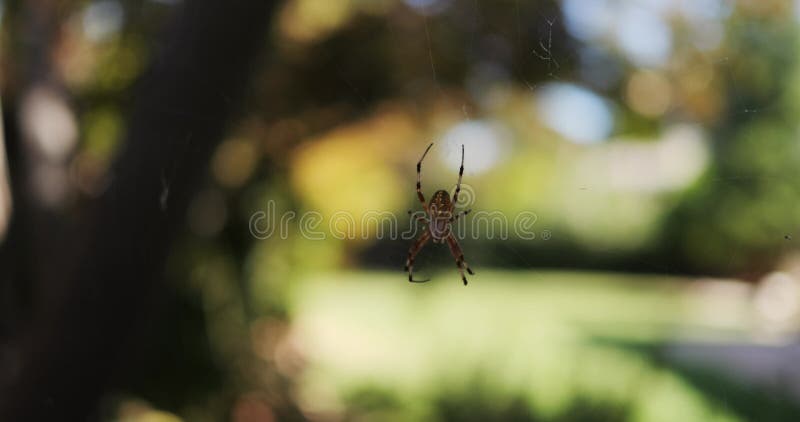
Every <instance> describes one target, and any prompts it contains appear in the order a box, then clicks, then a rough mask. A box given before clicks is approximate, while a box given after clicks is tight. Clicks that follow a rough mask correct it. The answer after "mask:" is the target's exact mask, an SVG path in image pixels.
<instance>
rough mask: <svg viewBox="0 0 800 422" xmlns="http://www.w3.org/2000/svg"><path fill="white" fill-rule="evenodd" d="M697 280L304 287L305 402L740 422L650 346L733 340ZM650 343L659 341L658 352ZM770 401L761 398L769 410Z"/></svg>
mask: <svg viewBox="0 0 800 422" xmlns="http://www.w3.org/2000/svg"><path fill="white" fill-rule="evenodd" d="M687 281H688V280H684V279H676V278H666V277H652V276H640V275H636V276H629V275H618V274H596V273H564V272H510V271H482V272H481V273H480V274H479V275H478V276H475V277H473V278H472V280H471V283H470V285H469V286H467V287H464V286H462V285H461V283H460V280H459V279H458V278H457V277H456V276H454V275H453V273H452V272H442V273H440V274H436V275H435V276H434V277H433V281H431V282H430V283H427V284H422V285H416V284H410V283H408V282H406V281H405V279H404V276H403V274H402V273H399V274H395V273H391V274H390V273H377V272H376V273H368V272H359V273H338V274H325V275H317V276H313V277H309V278H308V279H306V280H303V281H302V282H300V283H298V284H297V286H298V287H297V288H296V289H295V291H294V292H293V294H292V298H293V299H291V303H292V304H291V310H292V314H293V320H294V333H295V335H296V339H295V340H296V342H297V343H298V344H299V345H300V348H301V349H302V350H303V352H304V354H305V358H306V359H307V360H308V369H307V370H306V371H305V372H304V374H303V376H302V378H301V381H300V386H301V391H300V396H301V398H302V400H301V401H302V402H303V403H304V404H305V406H306V407H307V408H310V409H314V410H315V411H317V412H319V413H320V414H323V415H324V414H328V413H331V414H340V415H341V414H344V415H345V416H346V418H347V419H348V420H520V421H523V420H525V421H617V420H619V421H622V420H630V421H670V422H673V421H722V420H725V421H735V420H745V419H743V417H742V416H741V415H740V414H737V413H736V412H734V411H731V410H730V407H729V406H727V405H726V403H725V402H724V401H720V400H717V399H714V398H711V397H709V396H708V395H707V394H705V393H704V391H701V390H700V389H698V388H697V387H695V384H692V383H690V382H689V381H687V380H686V379H685V378H684V377H682V376H681V375H679V374H678V373H676V372H673V371H672V370H670V369H669V368H668V367H666V366H664V365H661V364H659V363H658V362H657V359H653V358H652V356H651V354H649V353H643V352H642V351H641V350H640V349H642V348H641V347H639V348H637V347H621V346H620V345H619V344H636V345H644V346H648V345H652V346H653V347H651V348H657V346H658V345H660V344H664V343H665V342H668V341H670V340H673V339H675V338H685V337H687V336H690V337H691V338H693V339H704V340H708V341H725V340H726V339H730V338H736V337H737V336H740V335H741V333H742V332H744V330H745V329H746V327H744V326H742V327H736V324H734V325H733V326H727V327H726V328H725V329H724V330H723V329H720V328H719V327H714V326H712V325H709V324H708V323H707V322H706V321H704V319H703V318H702V317H701V316H702V313H698V312H697V311H696V310H697V305H698V304H697V298H696V297H694V295H693V293H692V289H689V288H688V287H687ZM645 349H647V347H645ZM756 405H758V403H757V404H756Z"/></svg>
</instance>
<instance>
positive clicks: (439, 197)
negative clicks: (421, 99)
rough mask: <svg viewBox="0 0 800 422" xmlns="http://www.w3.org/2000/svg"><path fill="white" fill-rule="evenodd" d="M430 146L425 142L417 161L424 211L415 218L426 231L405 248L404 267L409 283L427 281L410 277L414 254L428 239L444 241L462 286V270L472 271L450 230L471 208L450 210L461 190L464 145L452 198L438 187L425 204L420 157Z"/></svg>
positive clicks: (421, 201) (420, 200)
mask: <svg viewBox="0 0 800 422" xmlns="http://www.w3.org/2000/svg"><path fill="white" fill-rule="evenodd" d="M432 146H433V144H430V145H428V148H427V149H426V150H425V153H423V154H422V158H420V159H419V162H418V163H417V198H419V202H420V203H421V204H422V208H423V209H424V210H425V215H424V216H419V217H418V218H417V221H423V222H425V224H426V227H425V232H424V233H422V235H421V236H420V237H418V238H417V240H416V241H414V244H413V245H411V249H409V250H408V259H406V267H405V269H406V271H408V281H410V282H412V283H424V282H426V281H429V280H430V279H425V280H414V277H413V276H412V272H413V270H414V257H416V256H417V254H418V253H419V251H420V250H421V249H422V247H423V246H425V244H426V243H428V240H431V239H433V243H444V242H445V241H446V242H447V245H448V246H450V252H452V253H453V258H455V259H456V266H458V272H459V274H461V280H463V281H464V285H465V286H466V285H467V277H465V276H464V270H465V269H466V270H467V272H468V273H469V274H470V275H474V274H475V273H474V272H472V269H470V268H469V265H467V263H466V262H465V261H464V253H463V252H462V251H461V246H460V245H459V244H458V240H457V239H456V237H455V235H454V234H453V230H452V224H453V222H455V221H456V220H458V218H459V217H461V216H462V215H466V214H467V213H469V212H470V210H466V211H462V212H459V213H458V214H455V215H453V210H454V209H455V206H456V203H457V202H458V193H459V192H461V176H463V175H464V145H461V168H459V169H458V183H457V184H456V191H455V192H454V193H453V200H452V201H451V200H450V194H448V193H447V191H444V190H437V191H436V193H434V194H433V198H431V202H430V204H426V203H425V195H423V194H422V185H421V180H422V160H424V159H425V156H426V155H427V154H428V151H430V149H431V147H432ZM409 212H410V211H409Z"/></svg>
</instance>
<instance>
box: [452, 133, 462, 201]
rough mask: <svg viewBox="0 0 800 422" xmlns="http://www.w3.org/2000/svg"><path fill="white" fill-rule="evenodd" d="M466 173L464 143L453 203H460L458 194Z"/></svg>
mask: <svg viewBox="0 0 800 422" xmlns="http://www.w3.org/2000/svg"><path fill="white" fill-rule="evenodd" d="M463 175H464V145H463V144H462V145H461V167H459V169H458V183H456V191H455V193H453V205H454V206H455V205H456V204H457V203H458V194H459V193H460V192H461V177H462V176H463Z"/></svg>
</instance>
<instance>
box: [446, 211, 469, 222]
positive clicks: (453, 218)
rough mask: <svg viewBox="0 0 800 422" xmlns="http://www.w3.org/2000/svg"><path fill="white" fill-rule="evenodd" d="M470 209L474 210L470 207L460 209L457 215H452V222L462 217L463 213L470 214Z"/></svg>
mask: <svg viewBox="0 0 800 422" xmlns="http://www.w3.org/2000/svg"><path fill="white" fill-rule="evenodd" d="M470 211H472V210H471V209H470V210H464V211H459V212H458V213H457V214H456V215H454V216H452V217H450V222H451V223H454V222H456V221H458V219H459V218H460V217H461V216H462V215H467V214H469V213H470Z"/></svg>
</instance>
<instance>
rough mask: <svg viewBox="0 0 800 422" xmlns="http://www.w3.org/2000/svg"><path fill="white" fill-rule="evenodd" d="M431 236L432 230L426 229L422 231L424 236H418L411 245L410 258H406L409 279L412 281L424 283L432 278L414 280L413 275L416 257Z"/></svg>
mask: <svg viewBox="0 0 800 422" xmlns="http://www.w3.org/2000/svg"><path fill="white" fill-rule="evenodd" d="M430 238H431V232H430V231H428V230H425V233H422V236H420V237H419V238H417V240H416V241H415V242H414V244H413V245H411V248H410V249H409V250H408V258H407V259H406V267H405V270H406V271H408V281H410V282H412V283H424V282H426V281H429V280H430V279H429V278H426V279H425V280H414V277H413V276H412V272H413V271H414V258H415V257H416V256H417V254H418V253H419V251H420V250H421V249H422V247H423V246H425V244H426V243H428V240H429V239H430Z"/></svg>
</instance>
